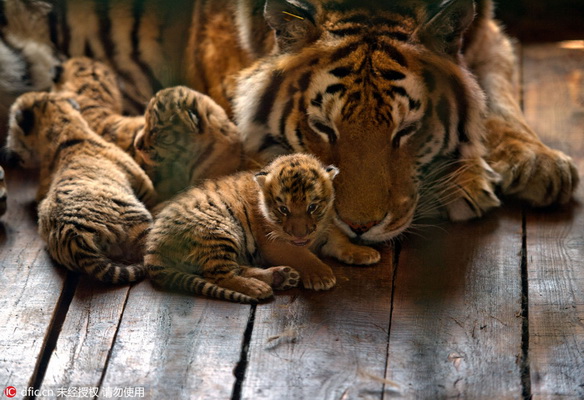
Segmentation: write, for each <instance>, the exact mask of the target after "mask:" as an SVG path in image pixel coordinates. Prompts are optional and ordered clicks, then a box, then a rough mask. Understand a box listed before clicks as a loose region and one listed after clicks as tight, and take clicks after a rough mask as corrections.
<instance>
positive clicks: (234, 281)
mask: <svg viewBox="0 0 584 400" xmlns="http://www.w3.org/2000/svg"><path fill="white" fill-rule="evenodd" d="M220 286H221V287H224V288H226V289H231V290H233V291H235V292H239V293H242V294H245V295H246V296H249V297H251V298H253V299H257V300H263V299H267V298H270V297H272V296H273V295H274V292H273V291H272V287H271V286H270V285H268V284H267V283H266V282H263V281H260V280H259V279H256V278H244V277H241V276H237V277H234V278H231V279H226V280H224V281H222V282H221V283H220Z"/></svg>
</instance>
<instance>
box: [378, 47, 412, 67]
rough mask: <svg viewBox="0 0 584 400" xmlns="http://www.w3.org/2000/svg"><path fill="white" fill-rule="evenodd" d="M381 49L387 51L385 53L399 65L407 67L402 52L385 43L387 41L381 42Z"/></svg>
mask: <svg viewBox="0 0 584 400" xmlns="http://www.w3.org/2000/svg"><path fill="white" fill-rule="evenodd" d="M382 50H383V51H384V52H385V53H387V55H388V56H389V57H390V58H391V59H392V60H394V61H395V62H397V63H398V64H399V65H401V66H402V67H407V66H408V62H407V61H406V58H405V57H404V55H403V54H402V53H400V52H399V50H398V49H396V48H395V47H393V46H391V45H389V44H387V43H383V45H382Z"/></svg>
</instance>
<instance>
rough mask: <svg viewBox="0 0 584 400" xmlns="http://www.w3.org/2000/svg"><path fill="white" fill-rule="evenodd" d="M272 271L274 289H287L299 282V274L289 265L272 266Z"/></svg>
mask: <svg viewBox="0 0 584 400" xmlns="http://www.w3.org/2000/svg"><path fill="white" fill-rule="evenodd" d="M269 270H271V271H273V274H272V276H273V281H272V288H273V289H275V290H288V289H292V288H295V287H297V286H298V284H299V283H300V274H299V273H298V271H296V270H295V269H294V268H291V267H286V266H282V267H272V268H269Z"/></svg>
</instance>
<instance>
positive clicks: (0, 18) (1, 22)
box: [0, 0, 8, 28]
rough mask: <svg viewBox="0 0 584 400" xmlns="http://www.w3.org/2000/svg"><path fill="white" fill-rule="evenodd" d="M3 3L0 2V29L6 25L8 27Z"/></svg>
mask: <svg viewBox="0 0 584 400" xmlns="http://www.w3.org/2000/svg"><path fill="white" fill-rule="evenodd" d="M4 1H5V0H0V28H4V27H5V26H6V25H8V19H7V18H6V11H5V10H4Z"/></svg>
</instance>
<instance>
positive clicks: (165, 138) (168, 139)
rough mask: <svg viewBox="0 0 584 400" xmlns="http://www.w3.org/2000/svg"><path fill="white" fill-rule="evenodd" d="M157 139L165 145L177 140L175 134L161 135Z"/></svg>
mask: <svg viewBox="0 0 584 400" xmlns="http://www.w3.org/2000/svg"><path fill="white" fill-rule="evenodd" d="M156 141H157V142H158V143H159V144H161V145H163V146H171V145H173V144H174V142H175V137H174V135H159V136H158V137H157V138H156Z"/></svg>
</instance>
